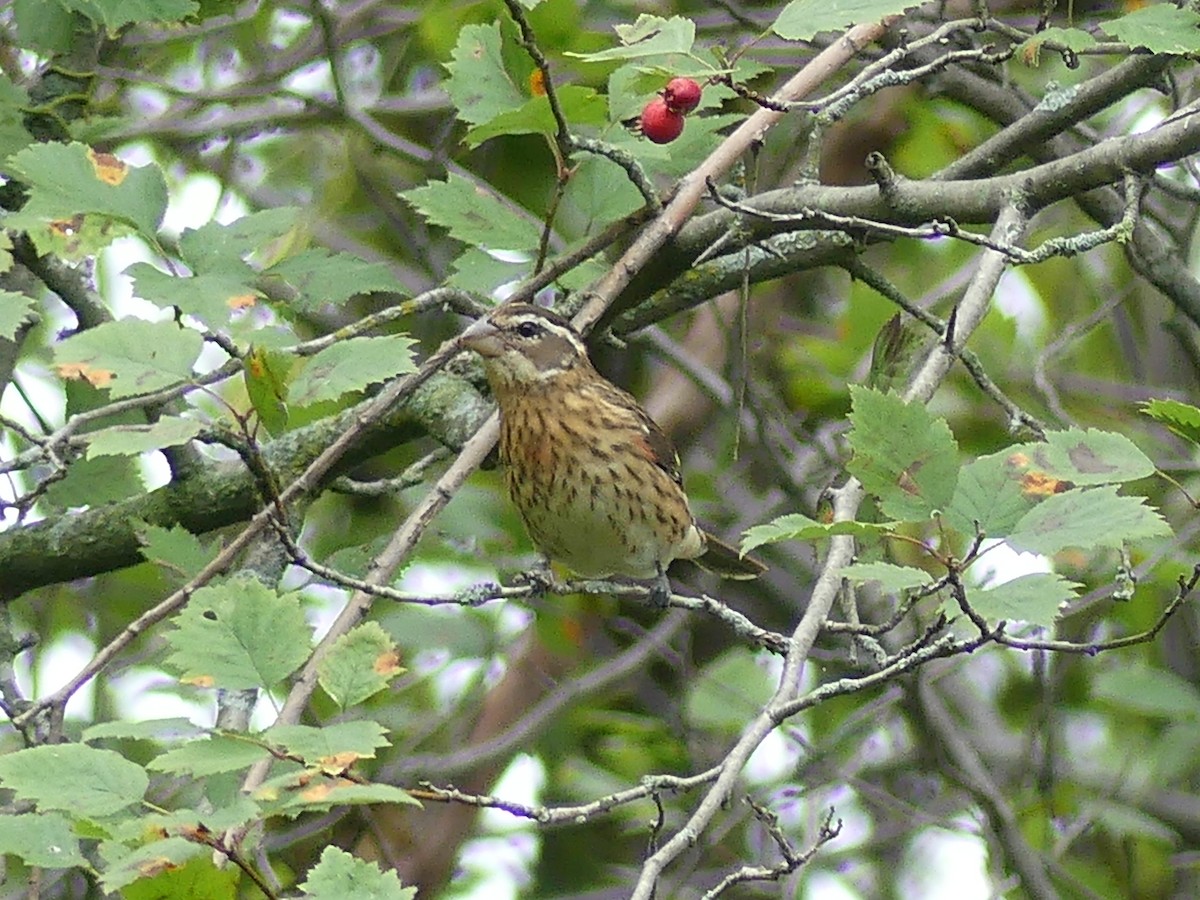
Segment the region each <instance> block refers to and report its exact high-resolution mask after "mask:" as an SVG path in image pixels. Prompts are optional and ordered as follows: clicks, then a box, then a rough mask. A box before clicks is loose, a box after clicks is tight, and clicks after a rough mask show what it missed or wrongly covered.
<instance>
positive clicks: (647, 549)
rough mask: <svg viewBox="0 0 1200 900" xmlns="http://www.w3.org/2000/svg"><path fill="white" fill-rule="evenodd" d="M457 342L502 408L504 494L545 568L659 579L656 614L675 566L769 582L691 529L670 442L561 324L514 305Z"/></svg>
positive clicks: (750, 563)
mask: <svg viewBox="0 0 1200 900" xmlns="http://www.w3.org/2000/svg"><path fill="white" fill-rule="evenodd" d="M462 342H463V344H464V345H465V346H466V347H469V348H470V349H472V350H474V351H475V352H476V353H478V354H479V355H480V356H482V357H483V361H484V366H485V369H486V372H487V378H488V383H489V384H490V385H491V388H492V393H493V394H494V395H495V398H496V402H497V404H499V406H500V461H501V463H503V465H504V467H505V483H506V484H507V486H508V493H509V495H510V496H511V497H512V499H513V502H514V503H515V504H516V505H517V509H518V510H519V511H520V513H521V518H522V519H523V520H524V522H525V527H526V529H527V530H528V531H529V536H530V537H531V538H532V539H533V542H534V543H535V544H536V545H537V547H538V549H539V550H541V551H542V552H543V553H545V554H546V555H547V556H548V557H549V558H550V559H553V560H557V561H558V562H561V563H563V564H564V565H566V566H567V567H568V568H570V569H571V570H572V571H574V572H575V573H576V574H578V575H582V576H584V577H588V578H599V577H606V576H609V575H626V576H631V577H633V578H655V579H657V582H656V587H655V591H654V595H655V599H656V600H658V601H659V602H660V603H665V602H666V599H667V597H669V595H670V584H669V582H668V581H667V578H666V570H667V567H668V566H669V565H670V564H671V562H672V561H673V560H676V559H691V560H695V561H696V562H697V563H698V564H699V565H701V566H703V567H704V568H706V569H709V570H711V571H713V572H715V573H717V574H719V575H721V576H723V577H727V578H754V577H756V576H758V575H759V574H761V573H762V572H763V571H764V569H765V567H764V566H763V564H762V563H760V562H758V561H757V560H755V559H751V558H742V557H740V556H739V555H738V552H737V551H736V550H735V549H733V548H732V547H730V546H729V545H728V544H724V543H722V542H721V541H719V540H717V539H716V538H714V537H712V536H711V535H709V534H707V533H706V532H705V531H704V530H703V529H701V528H700V526H699V525H697V524H696V520H695V519H694V518H693V517H692V511H691V509H690V507H689V506H688V500H687V495H686V494H685V493H684V491H683V480H682V478H681V477H680V475H679V457H678V456H677V455H676V453H675V450H674V448H673V447H672V446H671V442H670V440H669V439H668V438H667V436H666V435H665V434H663V432H662V430H661V429H660V428H659V427H658V426H657V425H656V424H654V420H652V419H651V418H650V416H649V415H648V414H647V413H646V411H645V410H643V409H642V408H641V407H640V406H639V405H638V402H637V401H636V400H635V399H634V398H633V397H632V396H631V395H629V394H627V393H626V392H625V391H623V390H621V389H620V388H618V387H617V386H616V385H614V384H613V383H612V382H610V381H608V380H607V379H606V378H604V377H603V376H602V375H601V374H600V373H599V372H597V371H596V369H595V368H594V367H593V366H592V363H591V360H589V359H588V355H587V350H586V349H585V348H584V345H583V341H581V340H580V339H579V336H578V335H576V334H575V332H574V331H573V330H572V329H571V326H570V325H569V324H568V323H567V321H566V320H565V319H563V318H562V317H560V316H558V315H555V314H554V313H551V312H549V311H547V310H544V309H541V308H540V307H537V306H530V305H528V304H523V303H522V304H516V303H514V304H511V305H508V306H502V307H500V308H499V309H497V310H496V311H495V312H493V313H492V314H491V315H490V316H488V317H487V318H485V319H480V320H479V321H477V322H475V323H474V324H473V325H471V327H469V328H468V329H467V330H466V331H465V332H464V333H463V336H462Z"/></svg>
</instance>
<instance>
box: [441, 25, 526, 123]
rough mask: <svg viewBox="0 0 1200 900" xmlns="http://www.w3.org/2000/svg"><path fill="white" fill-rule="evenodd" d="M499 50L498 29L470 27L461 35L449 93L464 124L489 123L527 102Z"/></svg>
mask: <svg viewBox="0 0 1200 900" xmlns="http://www.w3.org/2000/svg"><path fill="white" fill-rule="evenodd" d="M500 47H501V37H500V27H499V26H498V25H467V26H465V27H464V28H463V29H462V31H460V32H459V33H458V43H457V44H456V45H455V47H454V51H453V52H452V53H451V59H452V60H453V61H452V62H449V63H447V64H446V68H447V69H448V70H449V72H450V79H449V80H448V81H447V82H446V92H447V93H448V94H449V95H450V99H451V100H452V101H453V102H454V106H455V108H456V109H458V117H459V118H460V119H462V120H463V121H464V122H470V123H471V124H472V125H479V124H482V123H483V122H488V121H490V120H491V119H493V118H495V117H496V116H498V115H500V114H501V113H504V112H508V111H509V110H512V109H516V108H517V107H519V106H521V105H522V104H523V103H524V102H525V101H526V100H527V99H528V96H527V95H526V93H525V92H524V91H522V90H521V89H520V88H518V87H517V86H516V85H515V84H513V81H512V78H510V77H509V74H508V72H507V71H506V70H505V68H504V58H503V55H502V53H501V49H500Z"/></svg>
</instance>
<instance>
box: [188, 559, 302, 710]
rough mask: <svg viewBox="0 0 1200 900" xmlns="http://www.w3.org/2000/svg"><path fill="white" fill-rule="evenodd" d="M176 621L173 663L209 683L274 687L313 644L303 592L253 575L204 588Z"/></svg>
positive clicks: (190, 678)
mask: <svg viewBox="0 0 1200 900" xmlns="http://www.w3.org/2000/svg"><path fill="white" fill-rule="evenodd" d="M174 621H175V625H176V627H175V629H174V630H172V631H170V632H168V633H167V643H168V644H170V645H171V647H172V648H174V651H175V652H174V653H172V654H171V655H170V656H169V657H168V658H167V663H168V665H170V666H171V667H172V668H175V669H177V670H178V671H179V672H180V673H181V675H182V679H183V680H184V681H187V682H190V683H192V684H200V685H203V686H205V687H224V688H230V689H233V690H242V689H245V688H252V687H271V686H272V685H274V684H275V683H276V682H278V681H279V680H280V679H282V678H285V677H287V676H288V675H290V674H291V673H292V672H294V671H296V669H297V668H298V667H299V666H300V665H301V664H302V663H303V662H304V660H306V659H307V658H308V653H309V649H310V646H311V644H312V629H311V628H310V627H309V625H308V623H307V622H306V621H305V618H304V611H303V610H302V609H301V608H300V600H299V598H298V596H297V595H296V594H283V595H280V594H278V593H276V592H275V591H272V590H270V589H269V588H267V587H266V586H265V585H263V584H262V583H261V582H259V581H257V580H256V579H253V578H240V579H234V580H232V581H228V582H226V583H225V584H221V585H216V586H209V587H204V588H201V589H200V590H198V591H196V593H195V595H194V596H193V597H192V599H191V602H189V603H188V605H187V606H186V607H184V610H183V612H181V613H180V614H179V615H178V616H176V617H175V619H174Z"/></svg>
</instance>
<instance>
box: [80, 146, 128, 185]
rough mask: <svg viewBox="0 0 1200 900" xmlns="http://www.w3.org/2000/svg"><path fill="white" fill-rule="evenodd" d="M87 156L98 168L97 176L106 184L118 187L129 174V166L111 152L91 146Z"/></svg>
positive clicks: (93, 165) (95, 167) (94, 166)
mask: <svg viewBox="0 0 1200 900" xmlns="http://www.w3.org/2000/svg"><path fill="white" fill-rule="evenodd" d="M87 156H88V159H89V160H91V163H92V167H93V168H94V169H95V170H96V177H97V178H99V179H100V180H101V181H103V182H104V183H105V184H108V185H112V186H113V187H116V186H117V185H118V184H120V183H121V182H122V181H124V180H125V176H126V175H128V174H129V166H127V165H126V164H125V163H123V162H122V161H121V160H120V159H118V158H117V157H115V156H113V155H112V154H111V153H103V152H98V151H96V150H93V149H92V148H91V147H89V148H88V151H87Z"/></svg>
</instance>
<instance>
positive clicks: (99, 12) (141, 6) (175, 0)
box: [58, 0, 200, 36]
mask: <svg viewBox="0 0 1200 900" xmlns="http://www.w3.org/2000/svg"><path fill="white" fill-rule="evenodd" d="M58 2H59V3H61V4H62V5H63V6H65V7H66V8H67V9H72V10H74V11H75V12H79V13H83V15H85V16H87V17H88V18H89V19H91V20H92V21H93V22H95V23H96V24H97V25H102V26H104V28H105V29H106V30H107V31H108V33H109V34H110V35H114V36H115V35H116V33H117V32H118V31H119V30H120V29H121V28H122V27H124V26H125V25H131V24H133V23H135V22H172V23H174V22H181V21H183V20H184V19H186V18H187V17H188V16H193V15H195V14H196V11H197V10H198V9H199V8H200V7H199V4H197V3H196V0H58Z"/></svg>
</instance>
